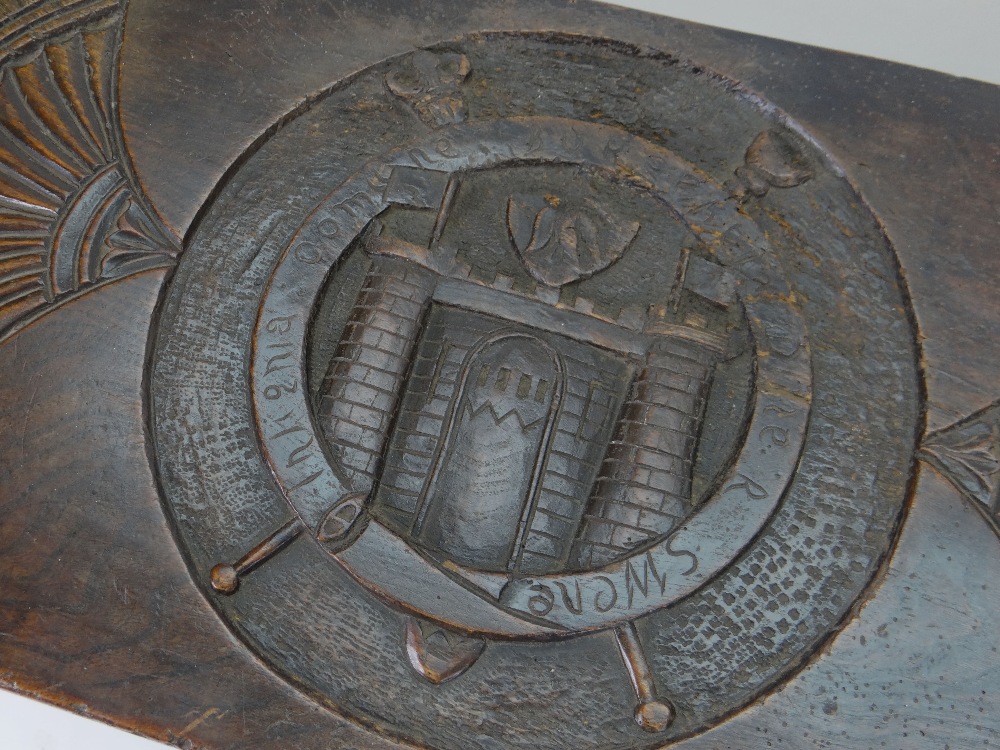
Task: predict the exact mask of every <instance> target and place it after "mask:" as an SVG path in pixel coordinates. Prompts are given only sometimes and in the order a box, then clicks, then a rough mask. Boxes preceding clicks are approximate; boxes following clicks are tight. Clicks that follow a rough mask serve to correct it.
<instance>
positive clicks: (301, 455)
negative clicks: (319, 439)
mask: <svg viewBox="0 0 1000 750" xmlns="http://www.w3.org/2000/svg"><path fill="white" fill-rule="evenodd" d="M314 441H315V437H314V436H312V435H310V436H309V439H308V440H307V441H306V442H305V443H304V444H303V445H300V446H299V447H298V448H296V449H295V450H293V451H292V452H291V453H289V454H288V460H287V461H286V462H285V467H286V468H289V469H290V468H292V467H293V466H295V465H297V464H300V463H302V462H303V461H305V460H306V459H307V458H309V455H310V450H309V448H310V447H311V446H312V444H313V442H314Z"/></svg>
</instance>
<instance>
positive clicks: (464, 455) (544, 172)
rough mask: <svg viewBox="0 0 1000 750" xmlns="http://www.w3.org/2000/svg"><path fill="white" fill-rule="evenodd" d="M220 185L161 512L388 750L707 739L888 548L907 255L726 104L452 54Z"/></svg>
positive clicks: (655, 87) (250, 617)
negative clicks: (898, 255) (900, 266)
mask: <svg viewBox="0 0 1000 750" xmlns="http://www.w3.org/2000/svg"><path fill="white" fill-rule="evenodd" d="M215 195H216V197H215V199H214V202H213V204H212V205H211V206H209V207H208V208H207V209H206V211H205V212H204V213H203V218H202V220H201V222H200V224H199V226H198V227H197V229H196V230H195V232H194V233H193V235H192V237H191V238H190V240H189V242H188V245H189V247H188V248H187V249H186V251H185V253H184V255H183V256H182V259H181V261H180V263H179V265H178V268H177V272H176V274H175V276H174V278H173V280H172V281H171V286H170V289H169V292H168V294H167V297H166V299H165V301H164V304H163V306H162V309H161V313H160V315H161V318H160V325H159V328H158V333H157V338H156V343H155V347H154V351H153V355H152V367H151V374H150V378H149V389H150V415H151V431H152V434H153V435H154V438H155V447H156V461H157V469H158V480H159V483H160V487H161V489H162V497H163V502H164V506H165V508H166V510H167V512H168V515H169V517H170V518H171V520H172V523H173V524H174V528H175V531H176V536H177V539H178V541H179V543H180V544H181V546H182V547H183V548H184V550H185V553H186V556H187V559H188V561H189V564H190V566H191V570H192V575H193V576H194V577H195V579H196V580H197V581H199V582H201V583H202V585H203V586H204V587H205V591H206V593H207V595H208V596H209V598H210V601H211V602H212V604H213V606H215V607H216V610H217V612H218V614H219V616H220V617H221V618H222V619H223V620H225V621H226V623H228V625H229V627H231V628H232V630H233V631H234V632H235V633H236V634H238V636H239V637H240V638H241V639H242V640H243V641H244V642H245V643H247V644H248V645H249V646H250V648H251V649H253V651H254V652H255V653H256V654H257V655H258V656H259V657H260V658H261V659H262V661H263V662H264V663H265V664H267V665H268V666H269V667H270V668H272V669H274V670H275V671H276V672H277V673H279V674H280V675H282V676H283V677H284V678H286V679H287V680H289V681H290V682H291V684H293V685H294V686H296V687H297V688H298V689H301V690H303V691H305V692H306V693H307V694H309V695H310V696H312V697H313V698H315V699H316V700H317V701H318V702H319V703H320V704H321V705H323V706H325V707H327V708H329V709H330V710H332V711H335V712H336V713H338V714H339V715H341V716H343V717H345V718H347V719H350V720H352V721H355V722H357V723H358V724H359V725H361V726H363V727H377V730H378V732H379V734H380V735H381V736H382V737H384V738H391V739H388V740H387V741H392V742H396V743H399V744H400V746H407V747H409V746H420V747H428V748H435V750H466V748H469V747H484V748H485V747H487V746H488V747H491V748H492V747H493V745H492V744H490V743H493V744H495V745H497V746H503V747H510V748H514V749H516V750H540V749H542V750H561V748H565V747H570V746H571V747H574V748H580V749H581V750H603V749H604V748H608V747H629V748H635V750H638V749H639V748H643V750H646V749H647V748H648V749H650V750H651V749H652V748H654V747H657V748H659V747H663V746H665V745H666V744H669V743H671V742H677V741H682V740H683V739H684V738H686V737H689V736H691V735H693V734H696V733H698V732H701V731H703V730H705V729H706V728H709V727H711V726H713V725H715V724H717V723H718V722H721V721H724V720H725V719H726V717H728V716H731V715H732V714H733V712H735V711H737V710H738V709H739V708H740V707H743V706H746V705H748V704H749V703H750V702H752V701H754V700H757V699H759V698H760V697H761V696H762V695H764V694H766V693H767V691H769V690H772V689H775V688H776V687H777V686H779V685H781V684H783V681H784V680H785V679H786V678H787V677H788V676H789V675H791V674H792V673H794V672H795V671H796V670H798V669H801V668H802V667H803V665H805V664H807V663H809V660H810V658H811V656H812V655H813V654H815V653H817V652H818V650H819V649H820V647H821V646H822V645H823V643H824V642H825V641H826V639H828V638H830V637H831V635H833V634H835V633H836V631H837V629H838V628H839V627H840V626H841V625H842V623H844V622H845V621H846V619H847V618H848V616H849V614H850V612H851V611H852V608H853V607H855V606H856V603H857V601H858V600H859V598H860V597H862V596H863V595H864V592H865V591H866V590H867V588H868V586H869V584H870V583H871V581H872V580H873V578H874V576H875V575H876V574H877V572H878V570H879V568H880V566H881V564H882V562H883V560H884V559H885V558H886V555H887V554H888V553H889V551H890V550H891V548H892V545H893V543H894V540H895V535H896V532H897V530H898V528H899V522H900V518H901V515H902V513H903V512H904V509H905V507H906V500H907V496H908V492H909V484H908V479H909V472H910V469H911V465H912V461H913V449H914V445H913V444H914V441H915V435H916V434H917V426H918V422H919V420H920V398H921V395H920V389H919V387H918V385H917V384H918V372H917V356H916V345H915V342H914V337H913V331H912V326H911V323H910V318H909V317H908V314H907V309H908V308H907V304H908V302H907V298H906V295H905V293H904V290H903V287H902V282H901V280H900V278H899V275H898V270H897V268H896V265H895V260H894V257H893V253H892V248H891V247H890V245H889V244H888V242H887V240H886V238H885V236H884V234H883V233H882V230H881V228H880V225H879V222H878V221H877V220H876V218H875V217H874V216H873V215H872V214H871V212H870V211H869V210H868V208H867V207H866V206H865V204H864V202H863V201H862V200H861V198H860V197H859V196H858V195H857V194H856V192H855V191H854V190H853V189H852V188H851V186H850V185H849V184H847V182H846V181H845V180H844V179H843V177H842V173H841V172H840V170H839V169H838V168H837V167H836V165H835V164H834V163H833V162H832V160H831V159H830V158H829V157H828V156H827V155H826V154H824V153H823V152H822V150H821V149H820V148H819V147H818V146H817V145H816V143H815V142H814V141H812V140H811V139H810V138H807V137H804V136H802V135H801V133H800V132H798V130H797V128H795V127H789V125H788V123H786V122H784V121H783V120H782V119H781V117H780V115H778V114H776V112H775V111H774V110H773V108H771V107H770V106H769V105H762V104H761V103H760V102H758V101H757V100H756V99H754V98H752V97H747V96H744V95H742V94H741V93H740V92H739V90H738V88H737V87H736V85H735V84H733V83H732V82H726V81H722V80H721V79H718V78H717V77H713V76H711V75H707V74H705V73H704V72H703V70H702V69H701V68H694V67H691V66H687V65H685V64H683V63H678V62H676V61H671V60H670V59H668V58H665V57H663V56H661V55H655V54H648V55H647V54H645V53H642V52H640V51H637V50H633V49H628V48H624V47H620V46H618V45H615V44H612V43H609V42H606V41H601V40H588V39H569V38H550V37H546V36H531V35H520V34H498V35H485V36H482V37H476V38H470V39H463V40H458V41H454V42H452V43H449V44H447V45H443V46H441V47H438V48H434V49H428V50H422V51H419V52H415V53H413V54H410V55H405V56H403V57H400V58H397V59H393V60H388V61H385V62H384V63H381V64H379V65H377V66H374V67H372V68H370V69H369V70H366V71H362V72H361V73H359V74H358V75H357V76H355V77H354V78H352V79H350V80H349V81H346V82H344V83H343V85H338V86H337V87H334V88H331V89H330V90H329V91H328V92H326V93H325V95H324V96H322V97H320V98H318V99H316V100H315V101H313V102H312V103H311V104H310V106H309V107H307V108H306V109H304V110H303V111H302V112H301V113H299V114H298V115H297V116H296V117H294V118H291V119H290V120H288V122H286V123H283V125H282V127H281V128H278V129H276V130H275V131H274V132H273V133H271V134H270V135H269V136H268V137H267V138H265V139H263V140H262V141H261V142H260V143H258V144H256V146H255V147H254V151H253V153H250V154H248V155H247V156H246V158H245V159H244V160H243V161H241V163H240V166H239V168H238V169H236V170H235V171H234V172H233V174H232V175H230V176H229V177H228V178H227V182H226V184H224V185H222V186H220V188H219V190H218V191H217V192H216V194H215ZM860 352H863V353H864V356H861V355H860V354H859V353H860Z"/></svg>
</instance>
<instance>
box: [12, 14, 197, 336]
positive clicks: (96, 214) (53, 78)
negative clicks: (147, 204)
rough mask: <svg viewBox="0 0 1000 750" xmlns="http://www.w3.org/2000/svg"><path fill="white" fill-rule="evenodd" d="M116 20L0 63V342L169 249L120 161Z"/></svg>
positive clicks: (156, 261) (163, 260) (172, 250)
mask: <svg viewBox="0 0 1000 750" xmlns="http://www.w3.org/2000/svg"><path fill="white" fill-rule="evenodd" d="M120 21H121V19H120V15H119V14H118V13H114V14H113V15H111V16H110V17H105V18H103V19H100V20H97V21H92V22H91V23H89V24H86V25H83V26H77V27H76V28H74V29H73V30H72V31H70V32H68V33H63V34H62V35H58V33H57V35H56V36H53V37H50V38H49V39H47V40H45V41H43V42H41V43H40V44H39V43H37V42H36V43H34V44H28V45H25V47H24V48H22V50H21V51H20V52H19V54H18V55H17V56H16V57H14V58H12V59H9V60H8V61H6V62H5V63H4V64H3V66H2V67H0V338H2V337H5V336H6V335H9V334H10V333H12V332H13V331H16V330H18V329H19V328H20V327H23V325H25V324H26V323H27V322H30V321H31V320H33V319H35V318H37V317H38V316H39V315H41V314H44V313H45V312H47V311H48V310H49V309H51V308H52V307H54V306H55V305H57V304H59V303H61V302H63V301H65V300H66V299H68V298H72V297H73V296H76V295H78V294H80V293H82V292H83V291H85V290H86V289H88V288H91V287H93V286H96V285H98V284H101V283H106V282H108V281H112V280H114V279H118V278H122V277H123V276H126V275H129V274H132V273H137V272H139V271H142V270H146V269H150V268H154V267H159V266H164V265H169V264H171V263H172V262H173V259H174V257H175V255H176V252H177V248H176V246H175V244H174V243H173V242H172V240H171V239H170V238H169V235H168V234H167V233H166V232H165V231H164V230H163V228H162V226H161V225H160V224H159V222H158V221H157V220H156V219H154V218H153V217H151V216H150V214H149V213H148V212H147V210H146V209H145V208H144V207H143V206H142V204H141V203H140V202H139V201H138V200H137V199H136V193H135V191H134V190H133V188H132V186H131V185H130V184H129V181H128V178H127V176H126V172H125V170H124V169H123V167H122V159H121V155H120V153H119V149H118V145H117V144H118V143H120V139H119V138H118V137H117V136H118V131H117V128H118V124H117V119H116V117H115V113H114V101H113V91H114V64H115V59H116V51H117V50H116V47H117V37H118V33H117V29H118V25H119V24H120Z"/></svg>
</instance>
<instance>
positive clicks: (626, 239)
mask: <svg viewBox="0 0 1000 750" xmlns="http://www.w3.org/2000/svg"><path fill="white" fill-rule="evenodd" d="M507 231H508V232H509V233H510V238H511V241H513V243H514V247H515V248H516V249H517V252H518V255H519V256H520V257H521V261H522V262H523V263H524V265H525V267H526V268H527V269H528V272H529V273H531V275H532V276H533V277H535V279H537V280H538V281H540V282H541V283H543V284H545V285H546V286H553V287H560V286H563V285H564V284H569V283H570V282H573V281H579V280H580V279H585V278H588V277H590V276H593V275H594V274H595V273H597V272H598V271H603V270H604V269H605V268H607V267H608V266H610V265H611V264H613V263H614V262H615V261H617V260H618V259H619V258H621V257H622V256H623V255H624V254H625V251H626V250H628V248H629V245H631V244H632V241H633V240H634V239H635V236H636V235H637V234H638V233H639V222H637V221H632V222H628V221H625V222H623V221H618V220H616V219H614V218H613V217H612V216H611V215H610V214H609V213H608V212H607V211H605V210H604V209H603V208H601V206H599V205H598V204H597V203H596V202H595V201H593V200H589V199H588V200H584V201H583V204H582V205H576V206H574V205H572V204H569V203H567V202H563V201H561V200H560V199H559V198H557V197H555V196H552V195H534V194H522V195H512V196H511V197H510V199H509V200H508V201H507Z"/></svg>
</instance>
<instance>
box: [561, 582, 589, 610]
mask: <svg viewBox="0 0 1000 750" xmlns="http://www.w3.org/2000/svg"><path fill="white" fill-rule="evenodd" d="M574 583H575V584H576V586H575V588H576V600H575V601H574V600H573V599H572V598H571V597H570V595H569V588H568V587H567V586H566V584H565V583H563V582H562V581H556V586H558V587H559V590H560V591H561V592H562V601H563V606H564V607H566V610H567V611H568V612H571V613H572V614H574V615H582V614H583V594H582V592H581V591H580V582H579V581H575V582H574Z"/></svg>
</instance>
